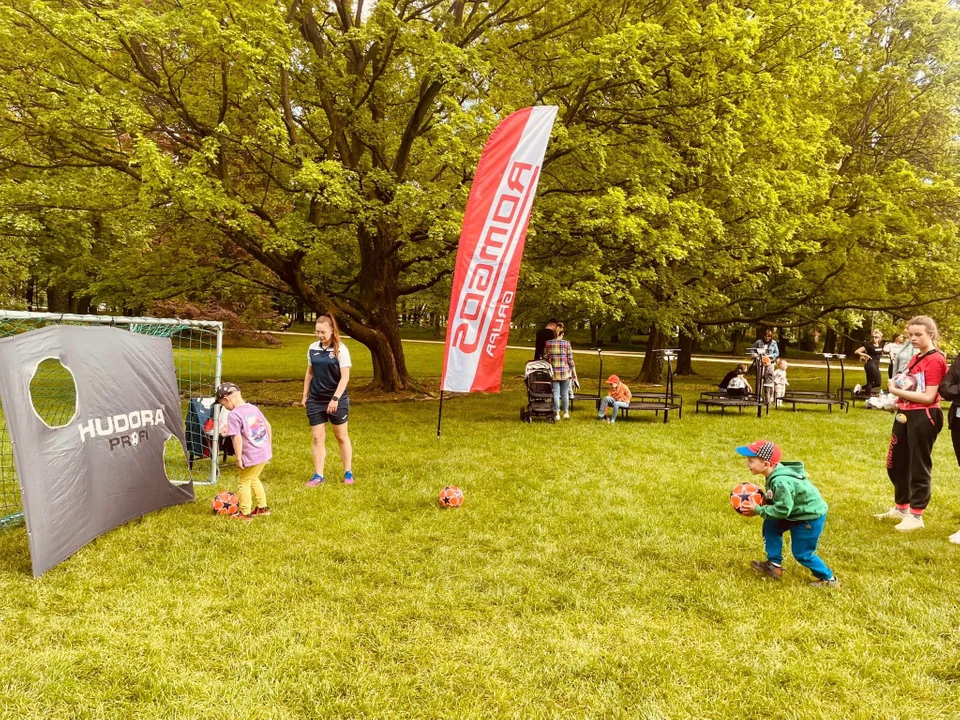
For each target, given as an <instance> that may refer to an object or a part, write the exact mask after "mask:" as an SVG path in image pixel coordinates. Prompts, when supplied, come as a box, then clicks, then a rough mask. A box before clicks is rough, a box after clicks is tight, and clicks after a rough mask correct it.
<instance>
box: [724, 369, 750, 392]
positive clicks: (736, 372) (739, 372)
mask: <svg viewBox="0 0 960 720" xmlns="http://www.w3.org/2000/svg"><path fill="white" fill-rule="evenodd" d="M746 371H747V364H746V363H740V364H739V365H737V366H736V367H735V368H734V369H733V370H731V371H730V372H728V373H727V374H726V375H724V376H723V380H721V381H720V389H721V390H726V389H727V386H728V385H729V384H730V381H731V380H733V379H734V378H735V377H736V376H737V375H743V374H744V373H745V372H746Z"/></svg>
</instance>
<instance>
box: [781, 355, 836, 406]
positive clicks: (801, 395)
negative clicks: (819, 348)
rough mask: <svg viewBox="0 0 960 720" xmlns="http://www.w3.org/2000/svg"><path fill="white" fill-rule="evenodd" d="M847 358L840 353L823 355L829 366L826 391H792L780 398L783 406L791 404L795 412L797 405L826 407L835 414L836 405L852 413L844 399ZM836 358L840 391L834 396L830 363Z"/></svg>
mask: <svg viewBox="0 0 960 720" xmlns="http://www.w3.org/2000/svg"><path fill="white" fill-rule="evenodd" d="M845 357H846V355H842V354H838V353H823V359H824V361H825V362H826V364H827V388H826V390H791V391H790V392H787V393H785V394H784V396H783V397H782V398H780V402H781V404H787V403H789V404H790V405H791V406H793V410H794V412H796V410H797V405H820V406H821V407H823V406H826V407H827V409H829V410H830V412H833V406H834V405H839V406H840V409H841V410H844V411H845V412H850V404H849V403H848V402H847V401H846V400H844V399H843V385H844V382H845V378H846V375H845V372H846V371H845V368H844V365H843V359H844V358H845ZM834 358H835V359H837V360H839V361H840V390H838V391H837V394H836V395H834V394H833V392H831V390H830V371H831V365H830V361H831V360H832V359H834Z"/></svg>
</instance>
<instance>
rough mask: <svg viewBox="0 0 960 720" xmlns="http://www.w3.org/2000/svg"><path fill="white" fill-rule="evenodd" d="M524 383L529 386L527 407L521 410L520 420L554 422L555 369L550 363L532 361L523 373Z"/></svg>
mask: <svg viewBox="0 0 960 720" xmlns="http://www.w3.org/2000/svg"><path fill="white" fill-rule="evenodd" d="M523 381H524V383H525V384H526V386H527V406H526V407H525V408H520V419H521V420H522V421H523V422H533V421H534V420H543V421H545V422H550V423H552V422H554V418H555V417H556V414H555V411H554V408H553V368H552V367H550V363H548V362H547V361H546V360H531V361H530V362H528V363H527V367H526V369H525V370H524V372H523Z"/></svg>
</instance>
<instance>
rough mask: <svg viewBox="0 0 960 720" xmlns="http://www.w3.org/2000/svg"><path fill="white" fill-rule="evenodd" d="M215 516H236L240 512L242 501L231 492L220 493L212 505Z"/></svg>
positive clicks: (214, 498)
mask: <svg viewBox="0 0 960 720" xmlns="http://www.w3.org/2000/svg"><path fill="white" fill-rule="evenodd" d="M210 507H211V509H212V510H213V514H214V515H236V514H237V513H238V512H240V500H239V499H238V498H237V496H236V495H234V494H233V493H232V492H230V491H229V490H223V491H221V492H218V493H217V494H216V495H214V497H213V501H212V502H211V503H210Z"/></svg>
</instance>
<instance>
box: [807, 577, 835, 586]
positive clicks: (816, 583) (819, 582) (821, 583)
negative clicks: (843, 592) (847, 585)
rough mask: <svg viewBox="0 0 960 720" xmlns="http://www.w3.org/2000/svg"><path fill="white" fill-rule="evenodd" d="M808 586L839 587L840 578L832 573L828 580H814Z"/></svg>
mask: <svg viewBox="0 0 960 720" xmlns="http://www.w3.org/2000/svg"><path fill="white" fill-rule="evenodd" d="M810 587H840V578H838V577H837V576H836V575H834V576H833V577H832V578H830V579H829V580H814V581H813V582H812V583H810Z"/></svg>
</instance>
